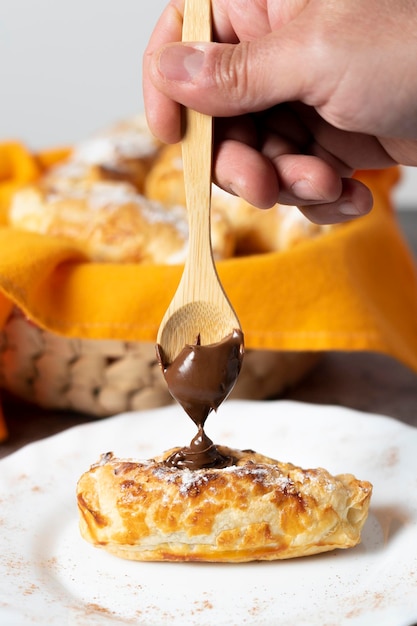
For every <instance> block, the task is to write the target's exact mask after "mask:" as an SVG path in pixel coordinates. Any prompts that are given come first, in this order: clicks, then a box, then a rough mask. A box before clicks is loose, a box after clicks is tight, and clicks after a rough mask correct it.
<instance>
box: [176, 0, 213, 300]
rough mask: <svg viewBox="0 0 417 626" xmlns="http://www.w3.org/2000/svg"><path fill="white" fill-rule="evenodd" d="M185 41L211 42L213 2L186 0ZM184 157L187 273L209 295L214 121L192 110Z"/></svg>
mask: <svg viewBox="0 0 417 626" xmlns="http://www.w3.org/2000/svg"><path fill="white" fill-rule="evenodd" d="M182 40H183V41H190V42H191V41H211V1H210V0H187V1H186V3H185V12H184V23H183V33H182ZM183 115H184V127H185V131H184V136H183V141H182V158H183V164H184V183H185V196H186V205H187V210H188V223H189V250H188V255H187V261H186V267H185V274H186V276H187V277H188V281H189V284H192V285H193V286H194V287H193V288H194V289H195V293H194V297H195V298H196V299H197V298H198V296H199V293H198V292H199V290H200V289H201V293H204V294H205V296H207V288H208V286H209V284H210V279H212V275H213V273H214V272H215V270H214V272H213V269H214V262H213V255H212V248H211V236H210V203H211V170H212V153H213V120H212V118H211V117H210V116H208V115H204V114H202V113H199V112H197V111H194V110H192V109H184V111H183Z"/></svg>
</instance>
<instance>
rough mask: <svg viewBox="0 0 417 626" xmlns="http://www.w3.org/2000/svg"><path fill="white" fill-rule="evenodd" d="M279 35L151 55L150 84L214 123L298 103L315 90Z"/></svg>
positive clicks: (176, 47)
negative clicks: (227, 118)
mask: <svg viewBox="0 0 417 626" xmlns="http://www.w3.org/2000/svg"><path fill="white" fill-rule="evenodd" d="M283 30H285V29H280V30H279V31H275V32H273V33H271V34H269V35H267V36H265V37H262V38H259V39H256V40H253V41H250V42H241V43H238V44H220V43H193V44H188V43H185V44H184V43H172V44H168V45H166V46H164V47H163V48H161V49H160V50H158V51H156V52H155V53H154V55H153V58H152V61H151V65H150V78H151V80H152V82H153V84H154V86H155V87H157V89H158V90H159V91H162V92H163V93H164V94H165V95H166V96H168V97H169V98H171V99H172V100H175V101H176V102H179V103H180V104H183V105H184V106H187V107H189V108H193V109H196V110H198V111H200V112H202V113H206V114H208V115H212V116H216V117H226V116H227V117H231V116H235V115H241V114H244V113H249V112H255V111H262V110H265V109H268V108H270V107H271V106H274V105H276V104H279V103H280V102H286V101H290V100H301V101H303V100H305V98H306V97H307V95H308V94H311V90H312V86H313V85H314V84H317V81H314V80H313V74H314V72H313V68H314V64H313V62H312V60H311V61H310V62H306V57H308V55H306V53H305V49H304V51H303V46H302V45H300V42H299V41H298V42H296V41H293V40H292V39H291V38H286V39H284V38H283V36H282V32H283ZM309 104H311V102H309Z"/></svg>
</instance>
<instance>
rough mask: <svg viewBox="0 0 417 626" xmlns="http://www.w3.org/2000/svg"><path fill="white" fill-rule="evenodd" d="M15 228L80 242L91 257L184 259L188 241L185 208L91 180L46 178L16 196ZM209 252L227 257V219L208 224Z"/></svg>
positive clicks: (230, 238) (230, 240)
mask: <svg viewBox="0 0 417 626" xmlns="http://www.w3.org/2000/svg"><path fill="white" fill-rule="evenodd" d="M9 221H10V224H12V225H13V226H14V227H16V228H21V229H24V230H29V231H33V232H37V233H41V234H44V235H52V236H55V237H65V238H67V239H73V240H75V241H77V242H80V243H82V244H84V246H85V247H86V249H87V253H88V255H89V258H90V260H92V261H99V262H101V261H106V262H113V263H121V262H140V263H167V264H169V263H182V262H184V259H185V254H186V246H187V241H188V221H187V213H186V209H185V207H184V206H180V205H177V206H171V207H169V209H167V207H165V206H163V205H162V204H161V203H158V202H156V201H152V200H149V199H148V198H145V196H143V195H141V194H139V193H138V192H137V191H136V189H135V188H134V187H133V186H132V185H130V184H128V183H120V182H114V181H106V182H103V181H99V182H90V183H88V184H83V185H81V184H77V185H74V186H66V187H65V188H62V187H61V188H59V187H57V188H55V189H51V188H50V187H49V184H48V183H47V182H46V183H45V181H40V182H39V183H38V184H37V185H32V186H30V187H26V188H24V189H21V190H19V191H18V192H16V194H15V195H14V198H13V200H12V203H11V207H10V211H9ZM212 238H213V254H214V256H215V258H216V259H222V258H227V257H229V256H230V255H231V254H232V252H233V249H234V239H233V235H232V232H231V229H230V225H229V224H228V221H227V218H224V219H217V220H215V221H213V222H212Z"/></svg>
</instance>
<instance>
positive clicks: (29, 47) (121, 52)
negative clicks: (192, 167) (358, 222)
mask: <svg viewBox="0 0 417 626" xmlns="http://www.w3.org/2000/svg"><path fill="white" fill-rule="evenodd" d="M165 5H166V0H67V1H66V2H62V0H0V141H2V140H6V139H18V140H20V141H24V142H25V143H26V144H27V145H28V146H29V147H31V148H32V149H41V148H43V147H51V146H57V145H67V144H71V143H73V142H75V141H78V140H80V139H83V138H85V137H86V136H87V135H89V134H90V133H92V132H94V131H95V130H96V129H100V128H102V127H104V126H106V125H107V124H110V123H112V122H113V121H116V120H118V119H120V118H122V117H124V116H128V115H132V114H134V113H136V112H138V111H142V110H143V100H142V89H141V79H142V70H141V61H142V55H143V51H144V48H145V45H146V42H147V40H148V37H149V35H150V33H151V31H152V28H153V26H154V24H155V22H156V20H157V18H158V16H159V15H160V13H161V11H162V9H163V8H164V6H165ZM396 203H397V206H398V207H399V208H403V207H406V208H409V207H412V208H416V210H417V169H416V170H413V169H406V170H405V171H404V177H403V181H402V183H401V184H400V186H399V187H398V190H397V192H396Z"/></svg>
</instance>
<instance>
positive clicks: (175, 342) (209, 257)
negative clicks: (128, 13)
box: [157, 0, 240, 363]
mask: <svg viewBox="0 0 417 626" xmlns="http://www.w3.org/2000/svg"><path fill="white" fill-rule="evenodd" d="M182 39H183V41H210V40H211V3H210V0H187V2H186V4H185V13H184V24H183V35H182ZM184 128H185V131H184V137H183V141H182V157H183V167H184V183H185V197H186V205H187V212H188V224H189V242H188V252H187V258H186V261H185V265H184V271H183V274H182V277H181V280H180V283H179V285H178V288H177V291H176V293H175V295H174V297H173V299H172V301H171V303H170V305H169V306H168V309H167V311H166V313H165V315H164V317H163V319H162V322H161V325H160V328H159V332H158V337H157V342H158V344H159V346H160V348H162V351H163V353H164V357H165V359H166V361H167V362H168V363H172V362H173V361H174V360H175V358H176V357H177V355H178V354H179V353H180V352H181V350H182V349H183V348H184V346H185V345H187V344H188V345H190V344H195V343H197V342H198V343H200V344H201V345H209V344H213V343H217V342H219V341H222V340H223V339H224V338H225V337H226V336H228V335H229V334H231V333H232V332H233V331H234V330H240V324H239V320H238V318H237V315H236V313H235V311H234V310H233V307H232V305H231V304H230V302H229V300H228V298H227V296H226V294H225V292H224V290H223V287H222V285H221V283H220V280H219V277H218V274H217V270H216V267H215V263H214V260H213V253H212V247H211V235H210V204H211V169H212V151H213V121H212V118H211V117H209V116H207V115H204V114H202V113H199V112H197V111H193V110H191V109H184Z"/></svg>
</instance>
